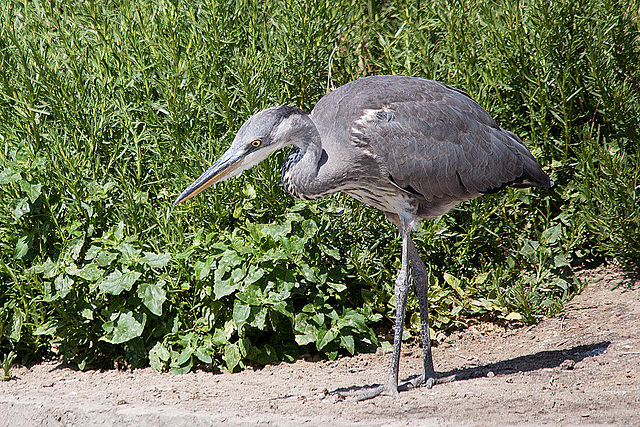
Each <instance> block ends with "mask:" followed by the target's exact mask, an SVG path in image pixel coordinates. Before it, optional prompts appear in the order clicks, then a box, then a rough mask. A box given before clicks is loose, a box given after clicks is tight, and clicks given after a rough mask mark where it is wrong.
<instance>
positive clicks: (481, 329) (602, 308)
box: [0, 269, 640, 426]
mask: <svg viewBox="0 0 640 427" xmlns="http://www.w3.org/2000/svg"><path fill="white" fill-rule="evenodd" d="M583 278H585V279H589V280H590V284H589V285H588V286H587V287H586V288H585V290H584V291H583V292H582V293H581V294H580V295H578V296H577V297H576V298H574V299H573V300H572V301H571V302H570V303H569V304H568V305H567V308H566V310H565V312H564V313H561V314H560V315H558V316H556V317H554V318H551V319H546V320H544V321H543V322H541V323H540V324H538V325H535V326H532V327H529V328H521V329H517V330H505V329H500V328H498V327H495V326H492V325H481V326H478V327H472V328H469V329H468V330H466V331H464V332H461V333H457V334H455V335H453V336H451V337H449V338H448V339H447V340H446V341H445V343H444V344H443V345H440V346H439V347H437V348H435V349H434V359H435V362H436V370H437V371H438V372H439V373H442V374H443V375H448V374H452V373H455V374H458V377H459V380H457V381H454V382H452V383H448V384H441V385H437V386H435V387H434V388H432V389H426V388H418V389H413V390H408V391H404V392H402V393H400V398H399V399H394V398H391V397H378V398H376V399H373V400H370V401H365V402H344V401H340V399H338V398H337V391H339V390H343V389H354V386H363V385H367V384H376V383H380V382H382V381H383V379H384V378H385V377H386V374H387V368H388V366H387V365H388V363H389V357H390V355H389V354H381V353H376V354H363V355H357V356H355V357H345V358H341V359H339V360H337V361H326V360H322V361H304V360H300V361H297V362H295V363H293V364H284V363H283V364H280V365H277V366H267V367H265V368H263V369H260V370H256V371H246V372H242V373H239V374H229V373H223V374H212V373H207V372H196V373H191V374H186V375H179V376H174V375H170V374H161V373H156V372H153V371H152V370H151V369H141V370H136V371H134V372H119V371H107V372H98V371H92V372H78V371H74V370H71V369H68V368H64V367H61V366H59V364H58V363H56V362H47V363H43V364H40V365H37V366H33V367H31V368H26V367H15V368H14V369H13V374H14V375H15V379H14V380H11V381H8V382H2V383H0V425H6V426H60V425H65V426H66V425H71V426H76V425H78V426H83V425H92V426H111V425H123V426H157V425H167V426H169V425H170V426H208V425H219V424H225V425H278V426H280V425H300V424H305V425H323V424H331V425H354V424H356V425H374V426H379V425H380V426H381V425H500V426H504V425H541V424H550V425H584V424H591V425H625V426H626V425H640V282H638V281H637V280H635V279H632V278H628V277H626V276H625V275H624V274H623V273H620V272H618V271H615V270H605V269H600V270H593V271H589V272H585V273H583ZM420 365H421V353H420V350H419V349H418V348H415V347H409V348H406V349H405V351H404V352H403V356H402V359H401V377H403V378H407V377H409V376H411V375H413V374H416V373H418V372H419V371H420Z"/></svg>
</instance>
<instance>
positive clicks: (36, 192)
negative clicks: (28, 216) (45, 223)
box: [20, 181, 42, 203]
mask: <svg viewBox="0 0 640 427" xmlns="http://www.w3.org/2000/svg"><path fill="white" fill-rule="evenodd" d="M20 189H21V190H22V191H24V192H25V193H27V197H28V198H29V200H30V201H31V203H35V202H36V200H37V199H38V197H40V194H41V193H42V191H41V190H42V184H40V183H38V182H36V183H33V182H27V181H20Z"/></svg>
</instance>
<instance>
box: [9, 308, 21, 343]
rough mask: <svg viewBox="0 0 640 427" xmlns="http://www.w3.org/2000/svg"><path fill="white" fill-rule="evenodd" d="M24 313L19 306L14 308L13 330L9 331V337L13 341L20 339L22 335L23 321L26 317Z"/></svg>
mask: <svg viewBox="0 0 640 427" xmlns="http://www.w3.org/2000/svg"><path fill="white" fill-rule="evenodd" d="M24 317H25V316H24V313H23V312H22V311H21V310H20V309H19V308H14V309H13V319H12V322H11V325H10V326H11V332H10V333H9V338H11V339H12V340H13V341H15V342H18V341H20V337H21V336H22V321H23V319H24Z"/></svg>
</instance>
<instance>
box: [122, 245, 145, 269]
mask: <svg viewBox="0 0 640 427" xmlns="http://www.w3.org/2000/svg"><path fill="white" fill-rule="evenodd" d="M118 249H120V253H121V254H122V261H121V262H122V263H124V264H126V265H131V264H135V263H136V262H138V260H139V259H140V252H142V249H139V248H135V247H134V246H133V245H132V244H130V243H121V244H120V247H119V248H118Z"/></svg>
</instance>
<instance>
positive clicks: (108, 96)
mask: <svg viewBox="0 0 640 427" xmlns="http://www.w3.org/2000/svg"><path fill="white" fill-rule="evenodd" d="M425 3H427V4H425ZM638 6H639V5H638V4H637V2H635V1H634V2H631V3H628V2H615V1H606V0H582V1H579V2H575V1H568V0H567V1H560V2H548V1H544V0H536V1H521V2H508V1H504V0H498V1H494V2H491V3H486V2H480V1H475V0H468V1H465V0H462V1H453V0H451V1H434V2H416V1H411V2H401V1H389V2H372V1H370V2H363V3H362V5H359V4H358V3H352V2H350V1H346V0H345V1H332V2H304V1H294V2H292V3H291V4H289V5H288V6H287V7H283V6H281V2H276V1H265V2H257V1H253V2H252V1H242V0H238V1H227V2H217V1H209V2H198V1H192V2H186V1H185V2H180V1H177V0H174V1H162V0H150V1H147V2H132V1H128V0H120V1H91V2H69V1H61V2H50V1H33V2H26V1H25V2H19V1H5V2H3V3H2V5H1V6H0V70H2V72H1V73H0V82H1V83H0V305H1V306H2V310H1V311H0V347H1V348H2V350H3V352H5V353H9V352H10V351H15V352H16V353H17V354H18V357H19V358H20V359H21V360H23V361H28V360H37V359H38V358H41V357H47V356H51V355H61V356H63V357H64V358H65V359H66V360H69V361H71V362H72V363H75V364H77V365H78V366H80V368H83V369H85V368H90V367H101V366H110V365H111V366H112V360H113V359H114V358H115V357H118V356H124V357H125V360H126V361H127V363H128V364H129V365H130V366H132V367H138V366H144V365H147V364H151V366H153V367H154V368H156V369H159V370H170V371H172V372H186V371H188V370H190V369H192V368H193V366H194V365H196V364H206V365H210V366H211V367H214V368H218V367H225V368H227V369H230V370H237V369H241V368H243V367H246V366H248V365H261V364H265V363H271V362H276V361H278V360H292V359H294V358H296V357H298V356H299V355H300V354H303V353H307V352H309V351H312V352H316V351H318V352H321V353H324V354H326V355H327V356H328V357H330V358H335V357H337V356H338V354H340V353H343V354H344V353H346V354H349V353H350V354H353V353H354V352H356V351H369V350H371V349H372V348H374V347H375V346H376V345H379V342H380V339H381V336H384V334H385V333H387V332H388V330H389V328H390V325H391V324H392V321H393V316H394V303H395V302H394V301H393V289H392V286H393V280H394V277H395V274H396V271H397V268H398V266H399V253H400V247H399V242H398V240H397V238H396V231H395V230H394V228H393V226H391V225H390V224H388V223H387V222H386V221H385V220H384V218H383V216H382V215H381V214H380V213H379V212H377V211H375V210H374V209H371V208H368V207H366V206H362V205H360V204H359V203H357V202H355V201H353V200H350V199H349V198H346V197H344V196H339V195H336V196H333V197H330V198H327V199H323V200H320V201H318V202H314V203H303V202H300V201H296V200H294V199H292V198H290V197H289V196H288V195H287V194H285V192H284V191H283V189H282V186H281V185H280V183H279V175H280V162H281V161H282V158H283V154H282V153H280V154H278V155H275V156H272V157H273V158H271V159H270V160H269V161H267V162H265V163H264V164H262V165H260V166H258V167H256V168H254V169H253V170H252V171H250V172H248V173H245V174H244V175H243V176H242V177H240V178H237V179H234V180H231V181H229V182H226V183H224V184H221V185H218V186H216V187H215V188H212V189H210V190H208V191H207V192H206V193H205V194H204V195H203V196H199V197H197V198H194V199H193V200H192V201H190V202H189V203H187V204H184V205H180V206H179V207H175V208H174V207H173V206H172V201H173V200H174V199H175V197H176V196H177V195H178V194H179V193H180V191H181V190H182V189H183V188H184V187H185V186H186V185H188V184H189V183H190V182H191V180H192V179H194V178H195V177H197V176H198V175H199V174H200V173H201V172H202V171H203V170H204V169H205V168H206V167H207V166H209V165H210V164H211V163H212V162H213V160H214V159H215V158H216V157H217V156H218V155H220V154H221V153H222V152H223V150H224V149H225V147H226V146H228V144H229V143H230V141H231V140H232V138H233V135H234V133H235V132H236V131H237V129H238V128H239V127H240V125H241V124H242V123H243V122H244V120H246V119H247V118H248V117H249V116H250V115H251V114H252V113H254V112H256V111H257V110H259V109H262V108H265V107H267V106H271V105H276V104H280V103H286V104H290V105H295V106H298V107H301V108H304V109H306V110H310V109H311V108H313V105H314V104H315V102H316V101H317V100H318V99H320V98H321V97H322V95H324V94H325V93H326V92H327V90H329V89H330V88H331V87H337V86H339V85H341V84H344V83H347V82H349V81H351V80H354V79H356V78H359V77H362V76H365V75H371V74H388V73H393V74H406V75H414V76H421V77H427V78H433V79H437V80H440V81H443V82H446V83H448V84H451V85H454V86H457V87H459V88H461V89H464V90H466V91H467V92H469V93H470V94H471V95H472V96H473V97H474V98H475V99H477V100H478V101H479V102H480V104H481V105H483V106H484V107H485V108H487V110H489V112H490V113H491V114H492V115H493V116H494V117H496V119H497V120H498V122H499V123H500V124H501V125H502V126H503V127H505V128H507V129H509V130H512V131H514V132H515V133H517V134H519V135H520V136H521V137H522V138H523V139H524V140H525V141H526V143H527V144H528V146H529V147H530V148H531V150H532V152H533V153H534V154H535V156H536V157H537V158H538V159H539V160H540V162H541V164H542V165H543V168H544V169H545V170H546V171H548V172H549V173H550V174H551V176H552V177H553V179H554V181H555V182H556V183H557V187H556V188H555V189H554V190H550V191H548V190H540V189H528V190H511V189H509V190H507V191H504V192H502V193H500V194H496V195H491V196H487V197H483V198H481V199H478V200H474V201H472V202H469V203H466V204H464V205H462V206H461V207H460V209H458V210H456V211H454V212H452V213H451V214H449V215H447V216H444V217H442V218H440V219H438V220H435V221H425V222H424V224H423V226H422V228H421V229H419V230H418V231H417V232H416V233H414V237H415V240H416V242H417V245H418V247H419V250H420V252H421V253H422V254H423V257H424V259H425V260H426V261H427V262H428V263H429V264H430V267H431V273H430V283H431V289H430V298H431V310H432V319H433V324H432V327H433V329H434V331H433V334H434V335H435V336H436V337H437V336H439V334H442V333H446V332H447V331H450V330H452V329H455V328H459V327H463V326H464V325H465V324H467V323H469V322H473V321H476V320H477V319H492V320H499V321H511V320H513V319H519V321H521V322H524V323H527V324H529V323H533V322H536V321H537V320H539V319H540V318H541V317H542V316H545V315H551V314H553V313H555V312H557V311H558V310H560V309H561V308H562V305H563V303H564V302H565V301H567V300H568V299H569V298H571V296H572V295H574V293H575V292H576V291H578V290H579V288H580V284H579V282H578V280H577V279H576V278H575V276H574V275H573V273H572V269H573V268H579V267H585V266H597V265H601V264H604V263H607V262H618V263H621V264H624V265H626V266H628V267H629V268H635V267H637V266H638V264H640V262H639V260H640V241H639V240H638V235H639V231H640V230H639V223H640V217H639V213H640V203H639V202H638V196H637V193H638V185H639V183H638V177H639V175H640V167H639V159H640V156H639V153H638V143H639V142H640V141H639V135H638V132H639V129H640V126H639V123H638V117H640V35H639V29H640V28H639V23H638V19H639V17H638V10H639V7H638ZM416 311H417V304H416V302H415V301H414V300H413V299H411V300H410V306H409V314H408V317H407V325H408V326H409V328H410V331H411V332H413V333H414V334H415V335H416V336H417V335H419V334H418V331H419V320H418V316H417V315H416ZM374 331H375V332H374Z"/></svg>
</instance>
